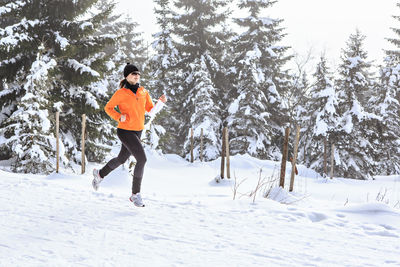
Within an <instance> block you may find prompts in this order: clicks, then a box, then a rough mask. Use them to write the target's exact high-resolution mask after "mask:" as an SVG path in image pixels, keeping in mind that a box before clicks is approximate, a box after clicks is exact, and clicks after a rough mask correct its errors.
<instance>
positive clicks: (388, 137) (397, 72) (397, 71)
mask: <svg viewBox="0 0 400 267" xmlns="http://www.w3.org/2000/svg"><path fill="white" fill-rule="evenodd" d="M396 5H397V7H399V8H400V3H397V4H396ZM393 18H395V19H396V20H397V21H400V16H393ZM391 30H392V31H393V32H394V33H395V34H396V38H387V40H388V41H389V42H390V43H391V44H392V45H394V46H395V49H392V50H386V51H385V53H386V58H385V60H384V66H382V67H381V69H380V86H378V87H377V88H378V90H377V91H378V94H377V101H376V102H375V105H374V106H375V107H376V113H377V114H379V115H380V116H381V117H382V120H381V121H380V122H379V123H378V125H377V128H378V132H379V136H380V139H379V140H380V142H379V143H380V146H379V151H377V153H376V157H377V158H376V160H377V161H378V162H379V169H378V171H379V173H380V174H398V173H400V167H399V165H400V163H399V162H400V150H399V140H400V134H399V133H400V108H399V103H400V29H398V28H395V27H392V28H391Z"/></svg>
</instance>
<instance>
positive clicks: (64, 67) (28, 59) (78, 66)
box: [0, 0, 115, 162]
mask: <svg viewBox="0 0 400 267" xmlns="http://www.w3.org/2000/svg"><path fill="white" fill-rule="evenodd" d="M96 2H97V0H89V1H75V0H65V1H43V0H32V1H28V2H23V1H17V3H16V4H15V5H11V6H10V10H9V12H6V13H4V14H2V15H4V16H7V17H17V18H19V19H20V21H17V22H16V23H14V24H13V25H10V26H8V27H6V28H5V29H4V30H0V38H1V40H2V42H1V43H0V55H2V58H1V59H0V62H1V63H0V74H1V77H4V76H3V75H5V77H6V81H7V83H8V88H9V90H12V91H13V92H12V93H10V95H12V101H14V102H18V101H19V100H20V97H22V96H23V95H24V94H25V88H24V87H22V86H21V84H15V85H13V86H10V83H11V84H12V83H13V82H14V81H16V80H21V81H23V80H25V79H26V77H27V73H28V71H29V70H30V67H31V66H32V64H33V62H35V61H36V54H37V52H38V44H43V47H44V48H43V50H44V52H43V54H44V55H46V56H47V57H48V58H50V60H54V61H55V62H56V66H55V67H54V70H53V71H52V73H51V75H52V76H51V77H49V79H50V82H49V84H48V88H47V95H46V98H47V100H48V101H50V104H49V105H48V107H49V108H48V113H49V114H50V113H53V112H54V111H55V110H54V109H53V104H54V103H57V106H58V107H60V106H61V105H60V104H59V103H60V102H62V103H63V105H62V106H63V112H62V113H61V114H60V122H61V123H60V131H61V135H62V137H63V142H64V144H65V147H66V149H68V155H70V156H72V159H74V160H76V161H78V162H79V161H80V155H79V153H78V151H79V149H80V141H79V140H80V135H81V115H82V114H86V115H87V117H88V123H87V126H88V129H87V131H88V132H89V133H90V134H88V135H87V156H88V158H89V159H91V160H101V159H102V158H103V157H104V153H105V152H106V151H108V149H107V147H106V146H105V145H104V144H105V142H106V140H108V139H109V138H110V136H111V127H110V126H109V125H107V123H105V115H102V114H101V113H100V112H98V111H99V109H101V108H102V105H104V102H105V101H106V99H107V98H108V97H107V90H106V86H105V84H106V81H105V80H104V79H103V77H102V73H104V72H105V71H106V70H107V67H106V64H105V62H106V58H105V53H104V52H103V49H104V47H105V46H106V45H107V44H111V43H113V42H114V38H115V36H110V35H105V36H104V35H103V36H102V35H98V34H97V29H98V28H99V27H100V26H101V25H102V23H103V21H105V19H106V18H107V17H108V16H109V15H110V14H111V12H112V10H113V5H112V4H110V5H109V6H108V8H107V10H106V11H105V12H98V13H93V14H90V13H89V11H90V10H91V9H93V8H94V4H95V3H96ZM1 8H4V6H0V9H1ZM2 10H4V9H2ZM5 52H7V53H5ZM4 55H5V56H4ZM102 113H104V112H102ZM10 116H12V115H10ZM6 121H7V120H6ZM5 123H7V122H5Z"/></svg>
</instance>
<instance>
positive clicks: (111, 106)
mask: <svg viewBox="0 0 400 267" xmlns="http://www.w3.org/2000/svg"><path fill="white" fill-rule="evenodd" d="M118 92H119V91H116V92H115V93H114V95H113V96H112V97H111V99H110V101H108V103H107V104H106V106H105V107H104V110H105V112H106V113H107V114H108V116H110V117H111V118H113V119H114V120H116V121H118V122H119V121H120V118H121V113H119V112H117V111H116V110H115V109H114V108H115V107H116V106H118V103H119V101H120V97H119V93H118Z"/></svg>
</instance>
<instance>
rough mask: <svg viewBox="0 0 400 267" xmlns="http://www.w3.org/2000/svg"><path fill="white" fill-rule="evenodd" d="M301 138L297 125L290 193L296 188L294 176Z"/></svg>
mask: <svg viewBox="0 0 400 267" xmlns="http://www.w3.org/2000/svg"><path fill="white" fill-rule="evenodd" d="M299 137H300V126H299V125H297V127H296V138H295V141H294V150H293V159H292V173H291V176H290V187H289V192H292V191H293V186H294V175H295V170H296V161H297V149H298V147H299Z"/></svg>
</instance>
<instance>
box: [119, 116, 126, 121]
mask: <svg viewBox="0 0 400 267" xmlns="http://www.w3.org/2000/svg"><path fill="white" fill-rule="evenodd" d="M119 121H120V122H125V121H126V115H125V114H122V115H121V118H120V119H119Z"/></svg>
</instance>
